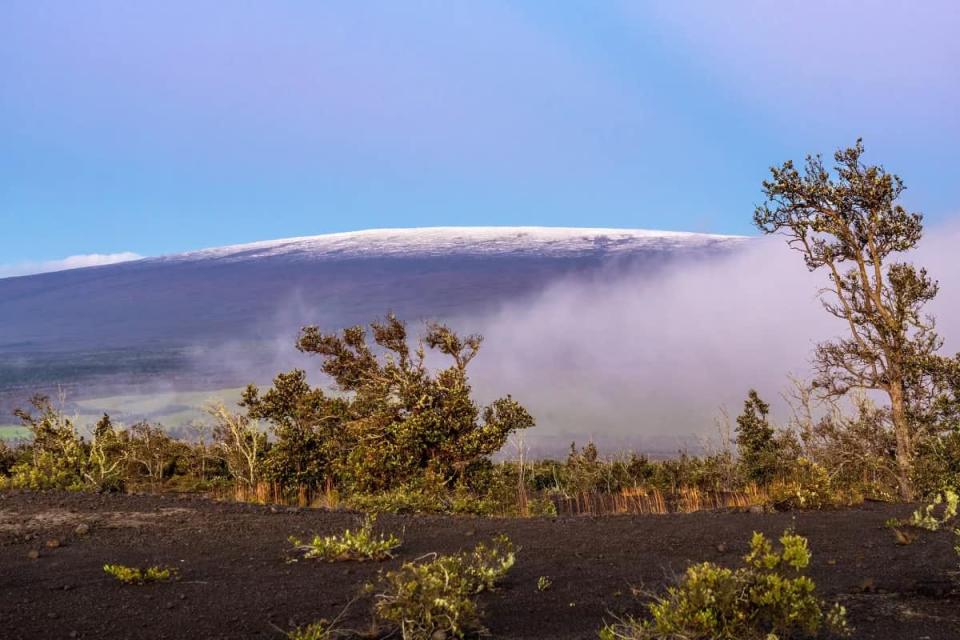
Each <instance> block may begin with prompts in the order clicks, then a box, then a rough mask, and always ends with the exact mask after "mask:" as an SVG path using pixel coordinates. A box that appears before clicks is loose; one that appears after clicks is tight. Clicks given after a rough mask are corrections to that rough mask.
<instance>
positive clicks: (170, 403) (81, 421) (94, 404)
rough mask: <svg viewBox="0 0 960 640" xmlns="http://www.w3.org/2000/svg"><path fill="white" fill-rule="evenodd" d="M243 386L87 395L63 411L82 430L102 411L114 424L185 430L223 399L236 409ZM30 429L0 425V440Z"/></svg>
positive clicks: (204, 421)
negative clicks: (142, 423) (100, 395)
mask: <svg viewBox="0 0 960 640" xmlns="http://www.w3.org/2000/svg"><path fill="white" fill-rule="evenodd" d="M241 391H242V389H240V388H235V389H216V390H212V391H170V392H163V393H148V394H127V395H116V396H104V397H100V398H86V399H83V400H75V401H73V402H68V403H67V405H66V407H64V413H65V414H66V415H67V416H69V417H70V418H71V419H72V420H73V421H74V423H75V424H76V425H77V426H78V427H79V428H80V432H81V433H84V432H85V431H86V427H88V426H90V425H93V424H94V423H96V421H97V420H99V419H100V417H101V416H102V415H103V414H104V413H107V414H110V417H111V418H112V419H113V421H114V423H117V424H121V425H126V426H129V425H131V424H135V423H137V422H140V421H142V420H146V421H148V422H151V423H155V424H161V425H163V426H164V427H166V428H168V429H177V430H179V429H184V428H189V427H191V426H193V425H198V424H209V423H210V419H209V416H208V415H207V413H206V411H205V408H206V407H208V406H209V405H211V404H215V403H218V402H222V403H223V404H224V405H226V406H227V408H228V409H236V404H237V402H238V401H239V400H240V393H241ZM28 434H29V432H28V431H27V430H26V429H24V428H23V427H20V426H16V425H0V440H15V439H17V438H24V437H26V436H27V435H28Z"/></svg>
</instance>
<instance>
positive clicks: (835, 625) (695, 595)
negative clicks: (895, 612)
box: [600, 532, 848, 640]
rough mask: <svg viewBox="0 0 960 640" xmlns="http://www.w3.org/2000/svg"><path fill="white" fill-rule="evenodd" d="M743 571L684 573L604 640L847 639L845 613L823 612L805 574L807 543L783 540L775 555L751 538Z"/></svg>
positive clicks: (701, 567) (706, 566) (606, 631)
mask: <svg viewBox="0 0 960 640" xmlns="http://www.w3.org/2000/svg"><path fill="white" fill-rule="evenodd" d="M743 559H744V563H745V566H743V567H740V568H738V569H728V568H726V567H721V566H719V565H716V564H714V563H712V562H703V563H700V564H695V565H692V566H690V567H689V568H688V569H687V571H686V573H685V574H684V575H683V577H682V578H681V579H680V580H679V582H678V583H677V584H676V585H675V586H672V587H670V588H668V589H667V593H666V595H664V596H661V597H657V598H655V599H654V600H653V601H652V602H650V603H648V605H647V610H648V616H647V617H645V618H641V619H635V618H627V619H625V620H622V621H619V622H617V623H614V624H609V625H606V626H605V627H604V628H603V629H602V630H601V632H600V637H601V638H602V639H603V640H675V639H679V638H684V639H685V640H771V639H772V638H789V637H794V636H798V635H801V636H814V635H817V634H818V633H821V632H823V631H826V632H829V633H834V634H836V635H847V633H848V630H847V624H846V613H845V611H844V609H843V607H841V606H839V605H833V606H827V605H826V604H825V603H824V602H823V601H822V600H821V599H820V598H819V597H817V595H816V585H815V584H814V582H813V580H811V579H810V578H809V577H808V576H806V575H804V571H805V570H806V568H807V567H808V565H809V564H810V551H809V549H808V548H807V541H806V539H805V538H803V537H801V536H798V535H795V534H792V533H789V532H787V533H784V534H783V535H782V536H781V537H780V548H776V547H775V546H774V545H773V543H771V541H770V540H769V539H767V538H766V537H765V536H763V535H762V534H760V533H754V534H753V539H752V540H751V542H750V551H749V552H748V553H747V555H745V556H744V558H743Z"/></svg>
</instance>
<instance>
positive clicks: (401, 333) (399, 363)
mask: <svg viewBox="0 0 960 640" xmlns="http://www.w3.org/2000/svg"><path fill="white" fill-rule="evenodd" d="M371 329H372V334H373V342H374V343H375V347H376V348H377V349H379V350H381V351H382V352H384V353H385V355H384V356H383V357H378V355H377V354H376V353H375V352H374V348H373V347H371V345H369V344H368V342H367V333H366V331H365V330H364V329H363V328H362V327H359V326H357V327H352V328H349V329H346V330H344V331H343V332H342V333H339V334H332V335H328V334H323V333H321V332H320V330H319V329H318V328H317V327H307V328H305V329H304V330H303V332H302V333H301V335H300V338H299V341H298V345H297V346H298V348H299V349H300V350H301V351H304V352H306V353H315V354H318V355H319V356H321V357H322V358H323V365H322V369H323V371H324V373H326V374H327V375H329V376H330V377H332V378H333V379H334V381H335V382H336V385H337V387H338V390H339V391H341V392H343V393H344V394H348V397H349V401H348V402H347V404H346V405H345V406H344V407H343V408H342V415H340V416H337V415H333V416H331V422H336V421H338V420H339V422H340V423H341V424H340V427H339V430H338V433H343V434H346V435H345V436H343V437H344V438H345V439H346V440H347V442H346V445H345V447H344V450H343V451H341V452H340V456H339V457H338V462H337V467H338V476H339V479H340V481H341V482H342V483H344V484H345V485H346V486H347V487H348V488H349V489H352V490H353V491H356V492H360V493H364V492H367V493H372V492H378V491H384V490H390V489H393V488H396V487H398V486H402V485H404V484H406V483H408V482H410V481H412V480H414V479H416V478H419V477H422V476H423V475H424V473H427V472H430V473H433V474H435V475H437V476H439V477H440V478H441V479H442V481H443V483H444V484H445V485H448V486H453V485H455V484H456V483H457V482H459V481H462V480H464V479H465V478H468V477H469V476H470V475H471V473H472V472H473V471H474V470H475V469H476V467H477V466H478V465H479V466H482V465H483V463H484V462H486V461H488V460H489V456H491V455H493V454H494V453H496V452H497V451H499V450H500V448H501V447H503V445H504V443H505V442H506V440H507V437H508V436H509V435H510V434H511V433H513V432H514V431H517V430H519V429H525V428H528V427H531V426H533V418H532V417H531V416H530V414H529V413H528V412H527V411H526V410H525V409H524V408H523V407H522V406H520V404H518V403H517V402H515V401H514V400H513V399H511V398H510V397H509V396H508V397H506V398H500V399H498V400H495V401H494V402H493V403H492V404H490V405H489V406H486V407H480V406H478V405H477V404H476V403H475V402H474V401H473V400H472V398H471V397H470V393H471V389H470V384H469V381H468V377H467V366H468V364H469V363H470V362H471V361H472V360H473V358H474V357H475V356H476V355H477V352H478V351H479V349H480V343H481V342H482V338H481V337H480V336H465V337H461V336H459V335H457V334H456V333H454V332H453V331H452V330H450V329H449V328H447V327H446V326H443V325H439V324H431V325H429V326H428V330H427V332H426V334H425V335H424V336H423V338H422V340H421V342H420V345H419V346H418V348H417V349H416V350H412V349H411V348H410V345H409V344H408V338H407V330H406V326H405V325H404V323H402V322H401V321H399V320H398V319H397V318H396V317H394V316H392V315H390V316H388V317H387V318H386V320H385V321H384V322H375V323H373V324H372V325H371ZM426 348H430V349H434V350H436V351H439V352H440V353H442V354H444V355H446V356H447V357H448V358H449V359H450V360H451V361H452V363H451V365H450V366H449V367H447V368H445V369H440V370H439V371H433V370H431V369H430V368H428V367H427V365H426V362H425V361H426Z"/></svg>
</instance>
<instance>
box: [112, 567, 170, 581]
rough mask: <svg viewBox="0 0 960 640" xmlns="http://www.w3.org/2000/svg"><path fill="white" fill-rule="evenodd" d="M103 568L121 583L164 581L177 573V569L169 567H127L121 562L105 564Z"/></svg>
mask: <svg viewBox="0 0 960 640" xmlns="http://www.w3.org/2000/svg"><path fill="white" fill-rule="evenodd" d="M103 570H104V572H105V573H106V574H107V575H110V576H113V577H114V578H116V579H117V580H119V581H120V582H122V583H123V584H147V583H149V582H166V581H168V580H172V579H174V578H175V577H176V575H177V570H176V569H173V568H170V567H160V566H155V567H146V568H140V567H127V566H125V565H122V564H105V565H103Z"/></svg>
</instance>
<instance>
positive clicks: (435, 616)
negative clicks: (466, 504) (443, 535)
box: [369, 536, 516, 640]
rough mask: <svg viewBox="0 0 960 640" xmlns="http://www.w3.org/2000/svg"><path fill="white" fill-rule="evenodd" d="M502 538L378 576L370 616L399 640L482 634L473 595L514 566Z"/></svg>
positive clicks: (509, 545)
mask: <svg viewBox="0 0 960 640" xmlns="http://www.w3.org/2000/svg"><path fill="white" fill-rule="evenodd" d="M515 557H516V556H515V550H514V547H513V544H512V543H511V542H510V540H509V539H507V538H506V536H500V537H498V538H495V539H494V540H493V542H492V544H491V545H489V546H488V545H484V544H479V545H477V547H476V548H475V549H474V550H473V551H471V552H465V553H459V554H455V555H441V556H434V557H433V558H432V559H431V560H426V561H416V562H407V563H404V565H403V566H401V567H400V568H399V569H397V570H396V571H390V572H388V573H386V574H383V575H381V577H380V582H379V585H378V587H373V586H370V587H369V588H370V589H371V590H375V591H377V593H376V595H375V604H374V617H375V619H376V621H377V622H378V623H379V624H382V625H385V626H386V627H388V629H389V630H390V631H391V632H395V633H399V634H400V637H401V638H403V640H430V639H431V638H437V637H455V638H463V637H467V636H471V635H476V634H480V633H482V632H483V631H484V627H483V625H482V624H481V611H480V608H479V605H478V603H477V601H476V596H477V594H479V593H481V592H483V591H487V590H490V589H493V588H494V586H495V585H496V583H497V582H498V581H499V580H500V579H501V578H503V576H505V575H506V573H507V572H508V571H509V570H510V568H511V567H512V566H513V564H514V561H515Z"/></svg>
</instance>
